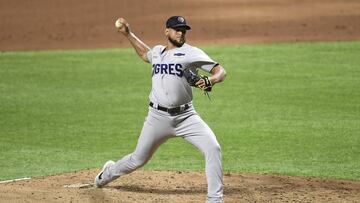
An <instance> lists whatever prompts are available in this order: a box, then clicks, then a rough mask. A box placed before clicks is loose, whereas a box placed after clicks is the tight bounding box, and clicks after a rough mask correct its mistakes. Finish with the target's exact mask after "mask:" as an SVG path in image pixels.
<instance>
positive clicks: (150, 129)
mask: <svg viewBox="0 0 360 203" xmlns="http://www.w3.org/2000/svg"><path fill="white" fill-rule="evenodd" d="M167 125H169V123H168V122H166V118H162V117H159V116H158V115H152V113H149V116H148V117H147V118H146V121H145V122H144V126H143V128H142V131H141V134H140V136H139V139H138V143H137V146H136V149H135V151H134V152H133V153H131V154H128V155H126V156H124V157H123V158H122V159H120V160H118V161H117V162H116V163H115V164H113V165H110V166H109V167H107V168H106V169H105V170H104V172H103V177H104V178H105V179H108V180H114V179H116V178H118V177H120V176H122V175H125V174H129V173H131V172H133V171H135V170H136V169H138V168H140V167H141V166H143V165H144V164H146V163H147V162H148V161H149V160H150V158H151V156H152V155H153V154H154V152H155V151H156V149H157V148H158V147H159V146H160V145H161V144H162V143H164V142H165V141H166V140H167V139H168V138H170V135H172V134H173V133H171V130H172V128H170V127H169V126H167Z"/></svg>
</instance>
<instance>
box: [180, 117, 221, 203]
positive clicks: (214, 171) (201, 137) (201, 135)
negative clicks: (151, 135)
mask: <svg viewBox="0 0 360 203" xmlns="http://www.w3.org/2000/svg"><path fill="white" fill-rule="evenodd" d="M179 131H180V133H181V131H182V134H181V135H182V136H183V137H184V138H185V139H186V140H187V141H188V142H190V143H191V144H193V145H194V146H195V147H197V148H198V149H199V150H200V151H201V152H202V153H203V154H204V156H205V161H206V166H205V171H206V177H207V183H208V194H207V201H206V202H209V203H210V202H223V177H222V167H221V148H220V145H219V143H218V141H217V139H216V137H215V135H214V133H213V132H212V130H211V129H210V128H209V126H208V125H207V124H206V123H205V122H204V121H203V120H202V119H201V118H200V117H199V116H198V115H193V116H191V117H189V118H187V119H186V121H184V122H183V123H182V127H181V128H180V130H179Z"/></svg>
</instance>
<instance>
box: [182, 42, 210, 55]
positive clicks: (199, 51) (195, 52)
mask: <svg viewBox="0 0 360 203" xmlns="http://www.w3.org/2000/svg"><path fill="white" fill-rule="evenodd" d="M183 48H184V49H185V50H186V52H188V53H189V54H191V55H199V54H200V55H202V54H205V52H204V51H203V50H202V49H200V48H198V47H196V46H192V45H189V44H184V45H183Z"/></svg>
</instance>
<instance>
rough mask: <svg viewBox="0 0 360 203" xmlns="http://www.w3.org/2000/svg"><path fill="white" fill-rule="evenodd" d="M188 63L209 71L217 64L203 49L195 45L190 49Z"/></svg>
mask: <svg viewBox="0 0 360 203" xmlns="http://www.w3.org/2000/svg"><path fill="white" fill-rule="evenodd" d="M190 63H191V65H192V66H196V67H198V68H200V69H202V70H204V71H206V72H209V73H210V72H211V70H212V69H213V68H214V67H215V66H217V65H218V64H219V63H217V62H216V61H214V60H212V59H211V58H210V57H209V56H208V55H207V54H206V53H205V52H204V51H203V50H201V49H199V48H196V47H194V49H193V50H192V53H191V56H190Z"/></svg>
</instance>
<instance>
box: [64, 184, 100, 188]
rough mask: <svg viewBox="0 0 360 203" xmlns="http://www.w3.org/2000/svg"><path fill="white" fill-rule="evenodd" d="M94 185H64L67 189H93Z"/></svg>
mask: <svg viewBox="0 0 360 203" xmlns="http://www.w3.org/2000/svg"><path fill="white" fill-rule="evenodd" d="M93 186H94V184H92V183H75V184H71V185H64V187H65V188H90V187H93Z"/></svg>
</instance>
